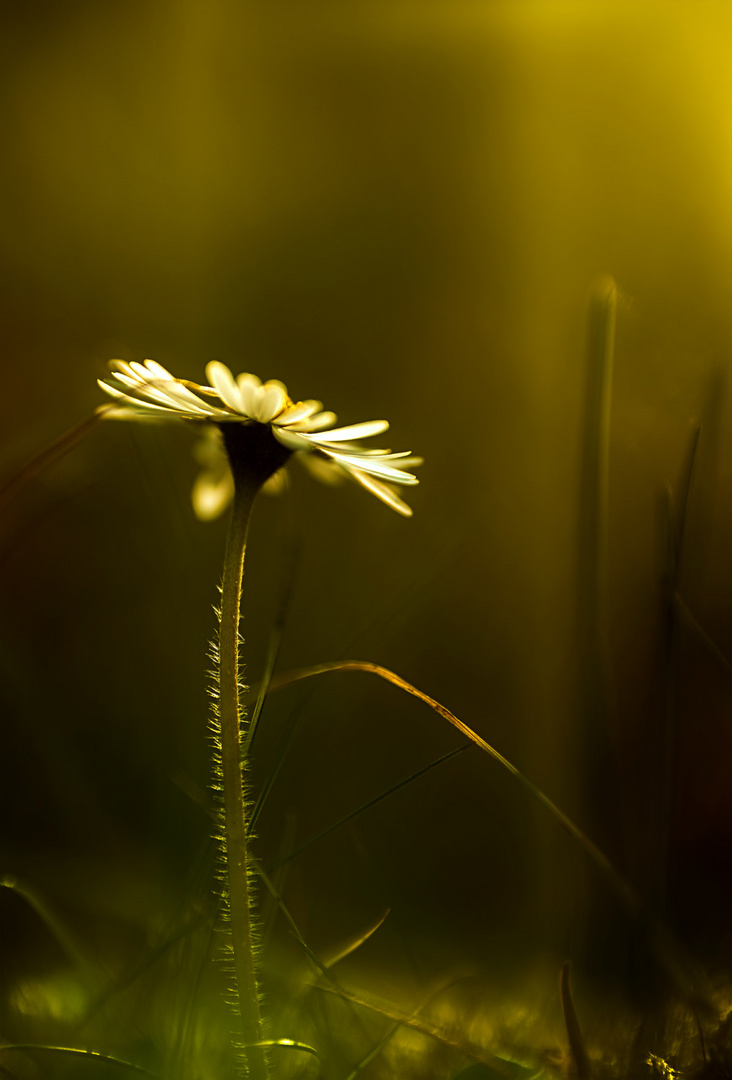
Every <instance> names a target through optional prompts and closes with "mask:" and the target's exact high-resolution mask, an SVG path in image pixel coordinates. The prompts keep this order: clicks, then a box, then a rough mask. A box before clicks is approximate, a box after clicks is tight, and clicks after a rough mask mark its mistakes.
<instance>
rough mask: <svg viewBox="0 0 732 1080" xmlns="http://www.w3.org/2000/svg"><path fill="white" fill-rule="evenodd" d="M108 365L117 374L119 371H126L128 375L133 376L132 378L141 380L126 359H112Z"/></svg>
mask: <svg viewBox="0 0 732 1080" xmlns="http://www.w3.org/2000/svg"><path fill="white" fill-rule="evenodd" d="M107 366H108V367H109V369H110V371H113V372H114V373H115V375H116V374H117V372H119V371H124V372H125V374H126V375H130V376H132V378H134V379H136V380H137V381H138V382H139V378H138V376H137V375H136V374H135V373H134V371H133V370H132V368H131V367H130V365H129V364H128V363H127V361H126V360H110V361H109V364H108V365H107Z"/></svg>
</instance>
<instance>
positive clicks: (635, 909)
mask: <svg viewBox="0 0 732 1080" xmlns="http://www.w3.org/2000/svg"><path fill="white" fill-rule="evenodd" d="M335 671H361V672H364V673H366V674H370V675H377V676H378V677H379V678H381V679H384V680H385V681H386V682H389V683H391V684H392V685H393V686H396V687H398V689H400V690H404V691H405V693H407V694H410V695H411V696H412V697H416V698H417V699H418V700H419V701H422V702H424V703H425V704H426V705H429V707H430V708H431V709H433V710H434V712H436V713H437V714H438V715H439V716H441V717H442V718H443V719H444V720H447V722H448V723H449V724H452V726H453V727H455V728H457V730H458V731H459V732H461V734H463V735H464V736H465V737H466V738H467V739H469V740H470V741H471V742H472V743H474V744H475V745H476V746H478V747H480V749H481V750H483V752H484V753H486V754H488V755H489V756H490V757H492V758H493V759H494V760H495V761H497V762H498V763H499V765H502V766H503V768H504V769H506V770H507V772H509V773H510V774H511V775H512V776H513V777H514V779H515V780H516V781H518V783H519V784H521V786H522V787H523V788H525V790H526V791H527V792H528V793H529V794H530V795H531V797H532V798H533V799H535V800H536V802H538V803H540V804H541V805H542V806H543V807H544V808H545V809H546V810H548V811H549V813H550V814H551V815H552V817H553V818H554V819H555V821H557V822H558V823H559V824H560V825H561V826H562V828H563V829H565V830H566V831H567V832H568V833H569V835H570V836H571V837H572V839H573V840H575V842H576V843H577V844H579V845H580V847H581V848H582V849H583V850H584V852H585V853H586V854H587V855H588V856H589V858H590V860H591V861H592V862H593V863H594V864H595V866H596V867H597V868H598V870H600V872H601V873H602V874H603V876H604V877H605V879H606V880H607V881H608V883H609V885H610V886H611V887H612V889H613V891H614V893H615V894H616V896H617V897H618V899H619V901H620V902H621V904H622V906H623V907H624V908H625V910H626V911H627V913H628V914H629V915H630V916H631V918H633V919H634V920H635V921H637V922H638V923H639V924H640V925H641V926H642V927H643V928H644V930H645V932H646V934H647V935H648V939H649V943H650V945H651V947H652V948H653V950H654V952H655V955H656V959H657V960H658V962H659V963H660V964H661V965H662V966H663V968H664V969H665V970H666V972H667V974H668V975H669V976H670V977H671V978H672V979H673V981H674V983H675V984H676V986H677V988H678V990H679V992H680V993H681V994H682V995H683V996H684V998H686V999H687V1000H691V1001H698V1002H700V1003H702V1004H706V994H705V992H704V990H703V989H702V987H703V985H704V984H705V979H704V977H703V974H702V972H701V971H700V970H698V969H697V967H696V965H695V964H694V963H693V961H692V960H691V958H690V957H689V956H688V955H687V954H686V952H685V950H684V949H683V947H682V946H681V945H680V943H679V942H678V941H677V940H676V939H675V937H674V936H673V934H672V933H671V931H670V930H669V929H668V928H667V927H666V926H664V924H663V923H661V922H660V921H659V920H657V919H654V918H653V917H652V916H651V914H650V913H649V912H648V911H647V910H646V908H645V906H644V905H643V904H642V902H641V900H640V898H639V897H638V895H637V894H636V892H635V890H634V889H633V888H632V887H631V885H630V884H629V883H628V882H627V881H626V879H625V878H624V877H623V876H622V874H620V873H619V872H618V871H617V870H616V869H615V867H614V866H613V864H612V863H611V862H610V860H609V859H608V857H607V855H605V853H604V852H603V851H602V850H601V849H600V848H599V847H598V846H597V845H596V844H595V843H594V842H593V841H592V840H590V838H589V837H588V836H587V835H586V834H585V833H584V832H583V831H582V830H581V829H580V828H579V826H577V825H575V823H574V822H573V821H572V819H571V818H570V817H568V816H567V814H565V813H564V811H563V810H560V809H559V807H558V806H557V805H556V803H554V802H552V800H551V799H550V798H549V796H548V795H545V794H544V792H543V791H541V790H540V789H539V788H538V787H536V785H535V784H533V783H532V782H531V780H529V779H528V777H526V776H524V774H523V773H522V772H521V771H520V770H519V769H517V768H516V766H515V765H513V764H512V763H511V762H510V761H509V760H508V759H507V758H505V757H504V756H503V754H501V753H499V752H498V750H496V749H495V748H494V747H492V746H491V745H490V744H489V743H487V742H486V741H485V739H483V738H481V736H480V735H478V734H477V733H476V732H475V731H473V729H472V728H470V727H468V725H467V724H465V723H463V721H462V720H460V719H458V717H457V716H455V714H454V713H452V712H450V710H449V709H447V708H446V707H445V706H444V705H441V704H440V702H439V701H435V699H434V698H431V697H430V696H429V695H428V694H425V693H423V692H422V691H421V690H418V689H417V687H416V686H412V684H411V683H408V682H407V681H406V679H402V678H401V677H400V676H399V675H397V674H396V673H395V672H393V671H390V670H389V668H385V667H382V666H381V665H380V664H374V663H371V662H370V661H368V660H336V661H333V662H331V663H325V664H316V665H314V666H313V667H307V668H299V669H296V670H294V671H291V672H287V673H285V674H283V675H279V676H276V677H275V678H274V679H273V680H272V683H271V685H270V690H280V689H283V688H284V687H285V686H290V685H292V684H293V683H296V682H300V681H302V680H303V679H308V678H312V677H313V676H315V675H326V674H329V673H331V672H335Z"/></svg>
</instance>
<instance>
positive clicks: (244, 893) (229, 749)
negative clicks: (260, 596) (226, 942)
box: [219, 483, 269, 1080]
mask: <svg viewBox="0 0 732 1080" xmlns="http://www.w3.org/2000/svg"><path fill="white" fill-rule="evenodd" d="M257 488H258V485H257V484H256V483H252V484H246V483H237V484H236V492H235V497H234V508H233V513H232V517H231V523H230V525H229V533H228V537H227V541H226V554H225V557H224V576H223V584H222V587H221V622H220V628H219V722H220V734H221V782H222V792H223V817H224V820H223V827H224V829H223V836H224V858H225V863H226V883H227V887H228V902H229V919H230V924H231V925H230V932H231V946H232V951H233V960H234V976H235V983H236V985H235V997H236V1004H237V1007H238V1012H239V1017H240V1027H239V1035H240V1037H241V1039H242V1041H243V1045H244V1050H245V1054H246V1063H247V1075H248V1077H249V1080H267V1077H268V1076H269V1069H268V1066H267V1058H266V1052H265V1050H264V1049H263V1048H262V1047H260V1046H257V1045H256V1044H258V1043H261V1041H262V1021H261V1016H260V1009H259V985H258V983H257V973H256V964H255V943H254V932H253V925H252V924H253V917H252V915H253V913H252V906H253V896H252V890H251V881H250V866H249V856H248V851H247V821H246V813H247V808H246V803H245V798H244V769H243V763H242V719H243V716H242V709H241V706H240V704H239V614H240V607H241V590H242V580H243V574H244V554H245V551H246V540H247V531H248V528H249V518H250V515H251V509H252V504H253V502H254V498H255V495H256V493H257Z"/></svg>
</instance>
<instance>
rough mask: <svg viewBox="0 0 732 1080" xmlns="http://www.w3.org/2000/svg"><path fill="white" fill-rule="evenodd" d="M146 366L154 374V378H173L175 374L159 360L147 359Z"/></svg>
mask: <svg viewBox="0 0 732 1080" xmlns="http://www.w3.org/2000/svg"><path fill="white" fill-rule="evenodd" d="M145 367H146V368H147V370H148V371H149V372H150V373H151V374H152V377H153V378H154V379H173V376H172V375H171V374H170V372H169V371H168V370H167V368H164V367H163V365H162V364H159V363H158V362H157V360H146V361H145Z"/></svg>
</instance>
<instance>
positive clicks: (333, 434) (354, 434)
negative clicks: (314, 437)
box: [318, 420, 389, 443]
mask: <svg viewBox="0 0 732 1080" xmlns="http://www.w3.org/2000/svg"><path fill="white" fill-rule="evenodd" d="M388 427H389V422H388V420H366V421H365V422H364V423H363V424H351V425H350V427H342V428H334V429H333V431H327V432H326V433H325V435H323V436H322V437H321V438H320V439H318V442H329V443H332V442H343V441H344V440H345V439H367V438H369V436H371V435H379V434H380V433H381V432H382V431H386V430H387V428H388Z"/></svg>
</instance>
